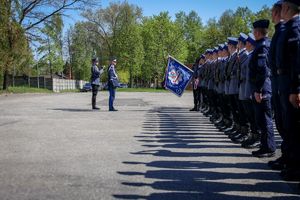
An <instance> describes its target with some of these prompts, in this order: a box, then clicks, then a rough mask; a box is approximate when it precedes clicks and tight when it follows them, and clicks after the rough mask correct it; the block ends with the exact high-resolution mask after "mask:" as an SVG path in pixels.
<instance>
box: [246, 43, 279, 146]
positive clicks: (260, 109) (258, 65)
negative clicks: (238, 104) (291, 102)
mask: <svg viewBox="0 0 300 200" xmlns="http://www.w3.org/2000/svg"><path fill="white" fill-rule="evenodd" d="M269 47H270V42H269V40H268V39H267V38H263V39H261V40H258V41H257V46H256V48H255V50H254V51H253V54H252V58H251V61H250V64H249V77H250V81H251V82H252V86H253V88H252V94H253V97H252V98H253V100H254V105H255V116H256V123H257V125H258V127H259V128H260V130H261V148H260V149H261V150H263V151H265V152H274V151H275V150H276V144H275V141H274V130H273V122H272V108H271V96H272V88H271V80H270V68H269V61H268V55H269ZM255 92H256V93H261V94H262V96H263V100H262V102H261V103H258V102H256V101H255V98H254V93H255Z"/></svg>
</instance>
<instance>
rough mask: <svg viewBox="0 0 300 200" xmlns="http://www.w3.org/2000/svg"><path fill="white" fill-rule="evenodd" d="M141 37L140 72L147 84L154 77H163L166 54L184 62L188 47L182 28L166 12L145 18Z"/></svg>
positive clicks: (159, 78)
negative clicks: (143, 50)
mask: <svg viewBox="0 0 300 200" xmlns="http://www.w3.org/2000/svg"><path fill="white" fill-rule="evenodd" d="M142 37H143V38H144V42H143V43H144V49H145V59H144V60H145V62H144V65H143V68H142V72H143V77H145V80H146V82H147V83H148V84H149V83H150V82H153V81H154V80H155V79H156V81H160V80H162V79H163V75H164V72H165V67H166V65H167V57H168V55H172V56H173V57H175V58H177V59H178V60H180V61H181V62H186V58H187V55H188V49H187V45H186V42H185V40H184V35H183V32H182V29H181V27H180V26H179V25H178V24H177V23H175V22H172V21H171V18H170V16H169V14H168V13H167V12H162V13H160V14H159V15H157V16H153V17H150V18H145V19H144V21H143V29H142ZM156 84H157V83H156Z"/></svg>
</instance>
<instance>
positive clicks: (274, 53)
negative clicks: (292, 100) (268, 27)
mask: <svg viewBox="0 0 300 200" xmlns="http://www.w3.org/2000/svg"><path fill="white" fill-rule="evenodd" d="M284 30H285V26H284V23H283V22H280V23H278V24H276V26H275V33H274V35H273V37H272V41H271V46H270V53H269V62H270V68H271V81H272V92H273V93H274V92H275V93H278V75H277V68H278V67H279V65H278V64H276V63H277V60H278V56H280V55H279V54H278V53H279V52H280V53H281V50H279V49H278V48H279V46H280V44H279V37H280V36H281V34H283V32H284ZM280 59H281V58H279V60H280ZM279 60H278V61H279Z"/></svg>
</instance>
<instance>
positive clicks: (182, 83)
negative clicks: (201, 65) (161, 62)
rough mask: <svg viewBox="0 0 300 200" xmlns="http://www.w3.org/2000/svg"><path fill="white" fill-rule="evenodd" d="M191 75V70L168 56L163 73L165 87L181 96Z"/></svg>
mask: <svg viewBox="0 0 300 200" xmlns="http://www.w3.org/2000/svg"><path fill="white" fill-rule="evenodd" d="M192 77H193V71H192V70H191V69H189V68H188V67H186V66H185V65H184V64H182V63H180V62H179V61H177V60H176V59H175V58H173V57H171V56H169V58H168V65H167V70H166V74H165V80H166V81H165V88H166V89H168V90H170V91H171V92H173V93H174V94H176V95H177V96H179V97H181V96H182V94H183V92H184V90H185V88H186V87H187V86H188V84H189V82H190V81H191V79H192Z"/></svg>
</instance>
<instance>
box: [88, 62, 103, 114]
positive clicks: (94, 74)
mask: <svg viewBox="0 0 300 200" xmlns="http://www.w3.org/2000/svg"><path fill="white" fill-rule="evenodd" d="M98 64H99V61H98V58H93V59H92V67H91V84H92V94H93V95H92V109H94V110H99V109H100V108H98V107H97V106H96V97H97V94H98V89H99V86H100V75H101V74H102V73H103V68H102V67H100V68H98Z"/></svg>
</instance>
